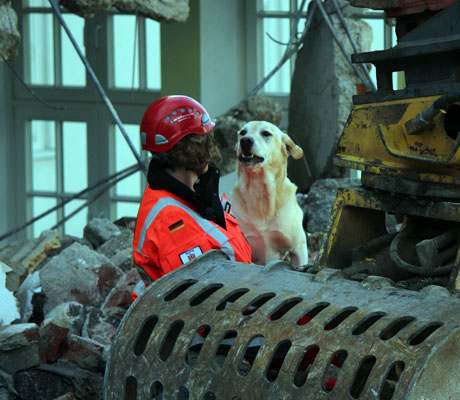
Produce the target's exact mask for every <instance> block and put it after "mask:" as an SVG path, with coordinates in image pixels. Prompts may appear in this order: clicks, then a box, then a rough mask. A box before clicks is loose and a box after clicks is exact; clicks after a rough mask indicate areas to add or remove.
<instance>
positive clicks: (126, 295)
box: [101, 268, 142, 312]
mask: <svg viewBox="0 0 460 400" xmlns="http://www.w3.org/2000/svg"><path fill="white" fill-rule="evenodd" d="M141 280H142V278H141V276H140V274H139V272H138V271H137V269H136V268H133V269H131V270H130V271H129V272H127V273H126V274H124V275H123V276H122V277H121V278H120V279H119V281H118V282H117V285H116V286H115V287H114V288H113V289H112V290H111V291H110V293H109V294H108V295H107V297H106V299H105V301H104V303H103V304H102V306H101V310H102V311H103V312H105V311H106V310H107V309H109V308H113V307H121V308H126V309H127V308H128V307H129V306H130V305H131V303H132V298H131V294H132V292H133V290H134V287H135V286H136V284H137V283H138V282H139V281H141Z"/></svg>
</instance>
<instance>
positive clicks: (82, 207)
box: [51, 168, 138, 229]
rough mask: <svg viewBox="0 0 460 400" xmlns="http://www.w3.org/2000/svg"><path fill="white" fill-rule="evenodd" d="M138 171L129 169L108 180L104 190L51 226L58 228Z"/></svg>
mask: <svg viewBox="0 0 460 400" xmlns="http://www.w3.org/2000/svg"><path fill="white" fill-rule="evenodd" d="M137 171H138V168H136V169H134V170H132V171H127V172H125V173H124V174H123V175H121V176H119V177H118V178H117V179H115V180H113V181H109V182H107V183H106V184H105V186H104V188H103V189H102V190H100V191H98V192H97V193H96V194H95V195H94V196H93V197H92V198H91V199H89V200H87V201H86V202H85V203H83V204H82V205H81V206H79V207H78V208H76V209H75V210H74V211H72V212H71V213H70V214H68V215H66V216H65V217H64V218H62V219H61V220H59V221H58V222H57V223H56V224H55V225H54V226H53V227H51V229H56V228H58V227H59V226H61V225H62V224H64V223H65V222H67V221H68V220H69V219H71V218H72V217H74V216H75V215H77V214H78V213H79V212H80V211H81V210H83V209H84V208H86V207H88V206H89V205H90V204H92V203H94V202H95V201H96V200H97V199H98V198H99V197H101V196H102V195H103V194H104V193H105V192H106V191H107V190H108V189H110V188H111V187H112V186H114V185H116V184H117V183H118V182H120V181H122V180H123V179H125V178H128V177H129V176H131V175H133V174H134V173H136V172H137Z"/></svg>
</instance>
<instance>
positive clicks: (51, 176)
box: [30, 120, 56, 191]
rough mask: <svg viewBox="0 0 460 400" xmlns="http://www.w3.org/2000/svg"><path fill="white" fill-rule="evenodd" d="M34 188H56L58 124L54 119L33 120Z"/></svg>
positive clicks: (53, 189) (32, 184)
mask: <svg viewBox="0 0 460 400" xmlns="http://www.w3.org/2000/svg"><path fill="white" fill-rule="evenodd" d="M30 148H31V152H32V154H31V156H32V160H31V166H32V182H31V187H32V190H44V191H55V190H56V125H55V123H54V121H39V120H34V121H32V122H31V146H30Z"/></svg>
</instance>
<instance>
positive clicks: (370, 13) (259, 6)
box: [248, 0, 394, 109]
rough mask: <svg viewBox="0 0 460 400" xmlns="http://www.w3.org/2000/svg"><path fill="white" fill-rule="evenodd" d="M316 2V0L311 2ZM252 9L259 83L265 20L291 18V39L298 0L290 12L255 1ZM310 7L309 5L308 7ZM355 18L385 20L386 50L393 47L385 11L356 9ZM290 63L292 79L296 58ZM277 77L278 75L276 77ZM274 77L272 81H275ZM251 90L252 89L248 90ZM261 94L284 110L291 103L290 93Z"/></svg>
mask: <svg viewBox="0 0 460 400" xmlns="http://www.w3.org/2000/svg"><path fill="white" fill-rule="evenodd" d="M311 1H314V0H310V2H311ZM252 7H255V17H256V24H255V25H256V29H257V40H256V46H257V51H256V54H257V60H256V65H257V67H256V74H257V82H259V81H260V80H262V79H263V77H264V39H265V38H264V32H263V19H264V18H289V19H290V24H289V26H290V34H291V37H292V35H293V33H296V31H297V27H296V24H295V19H294V18H295V16H296V10H297V0H289V11H266V10H264V9H263V0H255V1H254V2H253V4H252ZM307 7H308V5H307ZM352 15H353V17H356V18H361V19H380V20H383V29H384V35H383V37H384V48H385V49H388V48H390V47H392V46H393V43H392V40H393V36H392V30H393V29H394V24H393V22H392V20H391V19H388V18H386V17H385V13H384V12H383V11H375V10H370V9H357V8H355V9H354V12H353V14H352ZM302 16H303V17H306V16H307V13H306V11H305V12H303V13H302ZM288 62H289V63H290V71H291V79H292V74H293V72H294V67H295V56H293V57H292V58H291V59H290V60H289V61H288ZM275 76H276V75H275ZM274 78H275V77H273V78H272V79H274ZM248 89H249V90H250V89H252V88H248ZM261 94H263V95H266V96H270V97H273V98H274V99H276V100H277V101H279V102H280V103H281V104H282V105H283V108H285V109H287V104H288V102H289V100H288V99H289V94H290V92H286V93H276V92H266V91H265V90H264V89H261Z"/></svg>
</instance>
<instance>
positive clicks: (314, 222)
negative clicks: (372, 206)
mask: <svg viewBox="0 0 460 400" xmlns="http://www.w3.org/2000/svg"><path fill="white" fill-rule="evenodd" d="M360 184H361V181H360V180H359V179H348V178H344V179H319V180H317V181H315V183H313V185H312V186H311V188H310V190H309V192H308V193H307V194H306V195H304V194H300V195H297V201H298V203H299V205H300V207H301V208H302V210H303V212H304V216H305V221H304V222H305V223H304V225H305V228H306V230H307V231H308V232H309V233H317V232H322V233H325V232H327V231H328V230H329V225H330V222H331V213H332V207H333V205H334V201H335V197H336V194H337V189H339V188H345V187H353V186H359V185H360Z"/></svg>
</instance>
